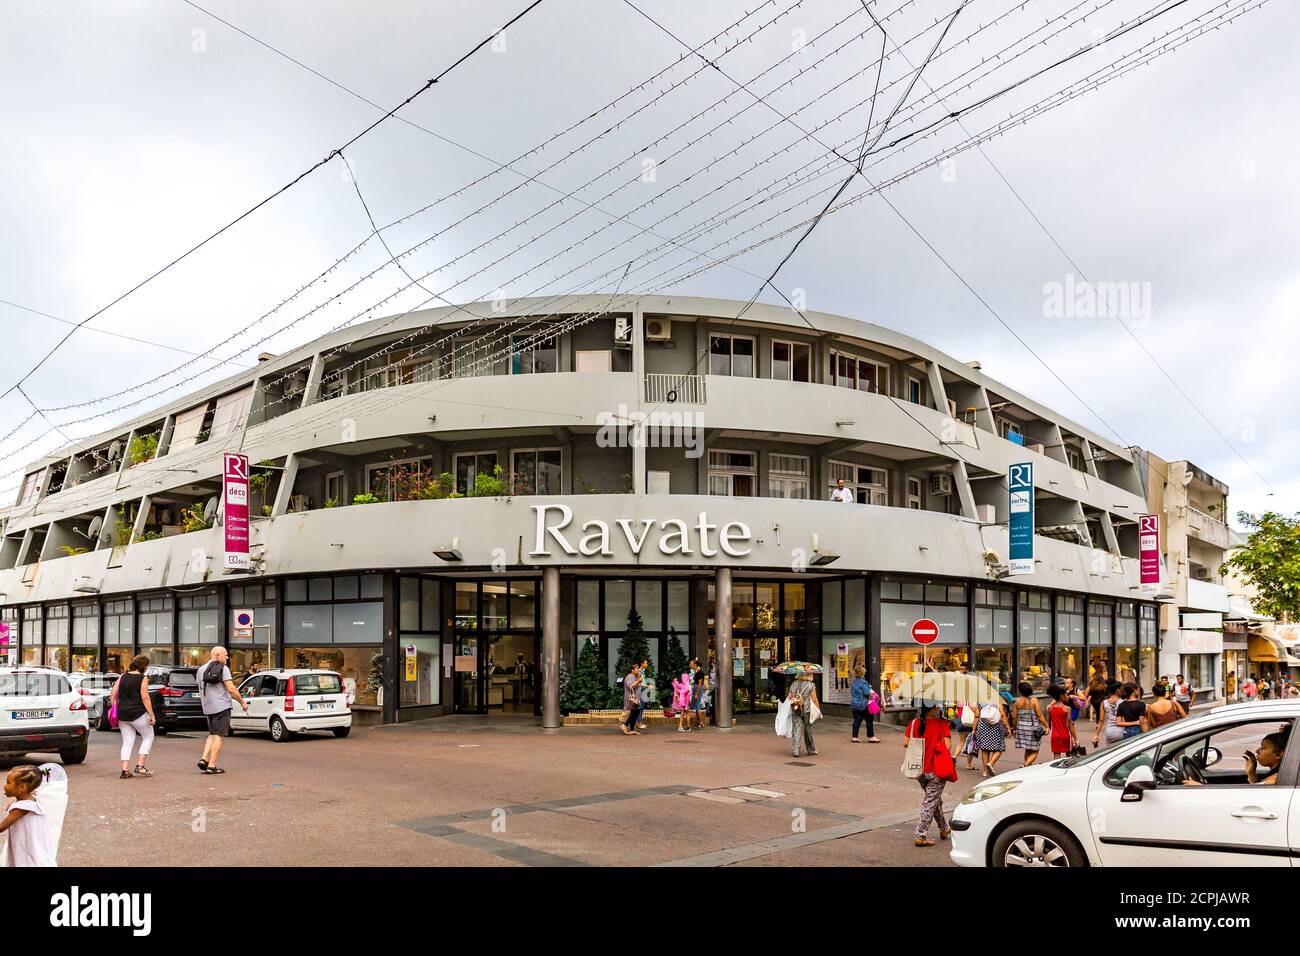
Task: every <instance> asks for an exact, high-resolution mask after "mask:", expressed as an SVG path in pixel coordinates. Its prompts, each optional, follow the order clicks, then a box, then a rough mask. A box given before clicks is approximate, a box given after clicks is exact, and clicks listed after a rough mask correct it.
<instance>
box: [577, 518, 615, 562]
mask: <svg viewBox="0 0 1300 956" xmlns="http://www.w3.org/2000/svg"><path fill="white" fill-rule="evenodd" d="M593 529H594V530H593ZM582 530H583V531H586V532H587V534H584V535H583V536H582V540H581V541H579V542H578V550H579V551H581V552H582V553H583V554H585V555H586V556H587V557H589V558H591V557H595V556H596V555H598V554H601V555H604V556H606V557H609V556H610V555H612V554H613V553H614V552H613V551H611V550H609V525H607V524H605V522H603V521H587V522H584V523H583V525H582Z"/></svg>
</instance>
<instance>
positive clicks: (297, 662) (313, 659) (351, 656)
mask: <svg viewBox="0 0 1300 956" xmlns="http://www.w3.org/2000/svg"><path fill="white" fill-rule="evenodd" d="M383 661H384V654H383V651H382V650H381V649H380V648H376V647H291V648H286V649H285V652H284V663H285V666H286V667H299V668H317V669H321V670H331V671H335V672H337V673H338V674H339V675H341V676H342V678H343V682H344V683H345V684H346V685H348V686H349V687H350V688H351V687H355V688H356V689H355V691H354V693H355V694H356V698H357V703H358V704H361V705H363V706H369V707H373V706H376V705H377V703H378V698H377V697H376V696H375V692H376V691H377V690H378V689H379V688H380V687H382V686H383V680H382V677H381V676H380V675H381V674H382V673H383ZM372 674H373V675H374V680H373V681H372V678H371V675H372Z"/></svg>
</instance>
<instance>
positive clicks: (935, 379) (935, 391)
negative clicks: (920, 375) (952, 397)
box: [925, 362, 948, 415]
mask: <svg viewBox="0 0 1300 956" xmlns="http://www.w3.org/2000/svg"><path fill="white" fill-rule="evenodd" d="M925 377H926V379H927V381H928V382H929V385H930V397H931V398H933V399H934V407H935V408H937V409H938V410H939V411H940V412H942V413H943V414H945V415H947V414H948V390H947V389H946V388H944V386H943V373H941V372H940V371H939V366H938V365H936V364H935V363H934V362H926V363H925Z"/></svg>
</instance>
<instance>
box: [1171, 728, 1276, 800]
mask: <svg viewBox="0 0 1300 956" xmlns="http://www.w3.org/2000/svg"><path fill="white" fill-rule="evenodd" d="M1289 733H1290V727H1289V726H1288V727H1285V728H1284V729H1282V730H1279V731H1278V732H1277V733H1272V734H1269V735H1268V736H1266V737H1265V738H1264V739H1263V740H1262V741H1260V744H1259V753H1255V752H1254V751H1253V750H1247V751H1246V753H1245V760H1246V779H1247V780H1248V781H1249V782H1250V783H1260V784H1275V783H1277V772H1278V770H1279V769H1280V768H1281V766H1282V758H1283V757H1284V756H1285V754H1286V741H1287V737H1288V736H1289ZM1261 767H1267V768H1268V771H1267V772H1266V773H1263V774H1261V773H1260V768H1261ZM1182 783H1183V786H1185V787H1201V786H1204V785H1205V782H1204V781H1203V780H1191V779H1184V780H1183V782H1182Z"/></svg>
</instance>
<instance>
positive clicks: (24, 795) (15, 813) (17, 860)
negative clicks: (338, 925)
mask: <svg viewBox="0 0 1300 956" xmlns="http://www.w3.org/2000/svg"><path fill="white" fill-rule="evenodd" d="M49 775H50V771H48V770H44V769H42V768H39V767H33V766H31V765H30V764H27V765H24V766H21V767H14V768H13V769H12V770H10V771H9V777H8V779H6V780H5V786H4V793H5V796H6V797H12V798H13V799H14V802H13V803H11V804H10V805H9V807H8V811H7V812H6V813H5V816H4V819H3V820H0V833H3V834H6V835H7V836H8V837H9V840H8V842H7V843H6V844H5V845H4V847H0V866H54V865H55V862H54V858H55V848H56V846H57V843H56V842H55V838H54V834H53V832H52V826H51V822H50V821H49V820H48V819H47V818H46V815H45V809H44V808H43V807H42V806H41V804H40V802H39V801H37V799H36V790H37V788H38V787H40V785H41V784H42V783H44V782H45V781H46V780H48V779H49Z"/></svg>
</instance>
